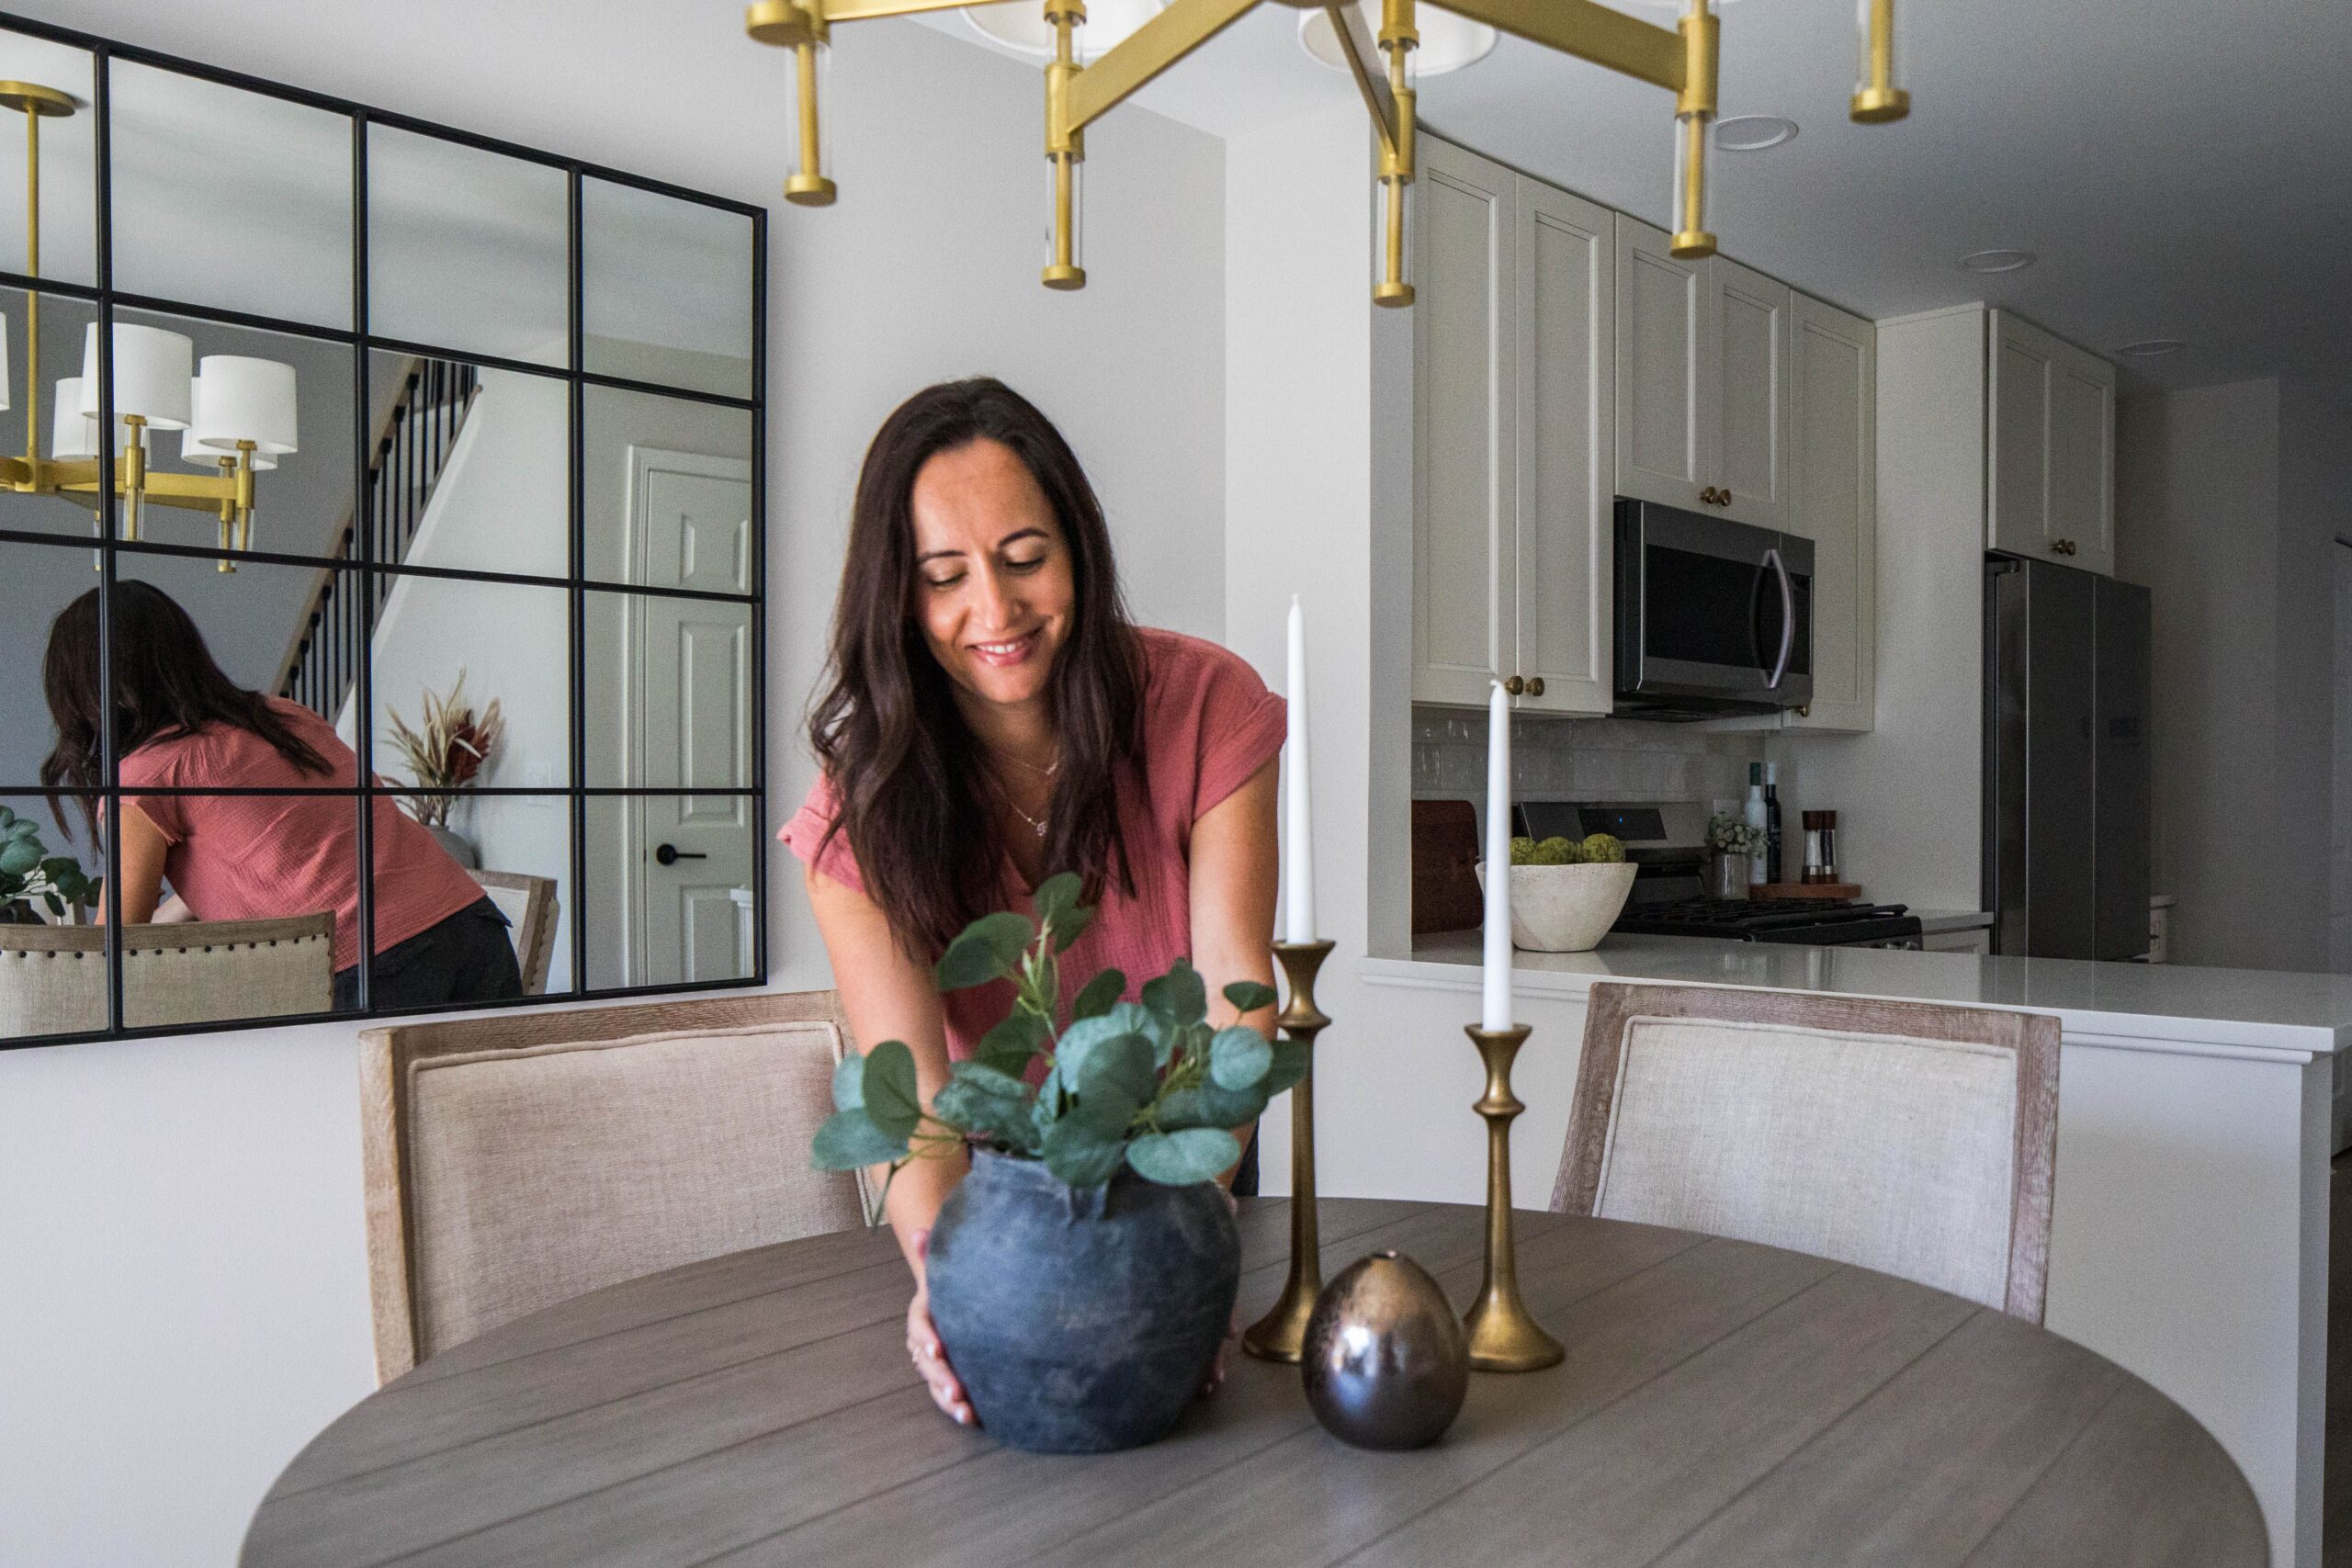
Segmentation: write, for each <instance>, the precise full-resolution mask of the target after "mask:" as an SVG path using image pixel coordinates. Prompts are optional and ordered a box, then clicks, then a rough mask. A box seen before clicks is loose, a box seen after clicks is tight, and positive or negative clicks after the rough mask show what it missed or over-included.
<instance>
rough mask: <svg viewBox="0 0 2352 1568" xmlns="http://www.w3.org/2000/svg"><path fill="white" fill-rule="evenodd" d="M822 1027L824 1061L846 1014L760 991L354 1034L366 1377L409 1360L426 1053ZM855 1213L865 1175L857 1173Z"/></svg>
mask: <svg viewBox="0 0 2352 1568" xmlns="http://www.w3.org/2000/svg"><path fill="white" fill-rule="evenodd" d="M786 1023H830V1024H832V1025H834V1026H835V1028H836V1029H837V1031H838V1032H839V1036H840V1043H839V1045H838V1047H837V1048H836V1050H835V1053H834V1059H835V1060H836V1061H839V1060H840V1059H841V1057H842V1055H843V1054H845V1053H846V1052H848V1051H849V1050H850V1049H852V1048H853V1047H852V1043H851V1037H850V1032H849V1020H848V1018H847V1017H846V1016H845V1015H844V1014H843V1013H842V1010H841V998H840V996H839V994H838V993H836V992H833V991H763V992H759V993H756V994H754V995H752V996H738V997H712V998H695V999H690V1000H681V1001H664V1002H650V1003H648V1002H640V1003H636V1004H632V1005H630V1006H627V1007H604V1008H582V1009H578V1010H572V1011H556V1012H489V1013H479V1014H475V1015H472V1016H469V1017H465V1018H456V1019H449V1020H447V1021H441V1022H437V1023H405V1024H395V1025H390V1026H388V1027H386V1028H381V1029H368V1030H363V1031H362V1032H360V1035H359V1123H360V1160H361V1165H362V1168H363V1171H364V1174H365V1181H366V1202H367V1228H368V1307H369V1310H370V1314H371V1315H372V1316H373V1317H374V1319H375V1326H376V1377H377V1381H378V1382H391V1381H392V1379H394V1378H396V1377H399V1376H400V1375H401V1373H403V1372H405V1371H409V1370H410V1369H411V1368H412V1367H413V1366H415V1365H416V1363H417V1359H418V1356H417V1350H418V1345H417V1303H416V1294H415V1283H416V1256H415V1239H414V1237H415V1232H414V1224H413V1215H412V1212H411V1208H412V1198H413V1183H412V1179H411V1167H410V1155H411V1138H412V1124H411V1122H410V1119H409V1112H410V1105H409V1079H410V1073H411V1069H412V1068H413V1067H414V1066H415V1065H416V1064H417V1063H419V1062H422V1061H427V1060H430V1059H431V1058H433V1057H435V1056H458V1055H474V1054H477V1053H480V1052H484V1051H526V1050H529V1049H532V1048H533V1047H536V1046H541V1045H559V1044H572V1043H585V1042H590V1041H597V1040H627V1039H628V1038H630V1037H631V1036H633V1035H639V1034H658V1033H668V1032H677V1031H692V1030H709V1031H714V1032H716V1031H720V1030H729V1029H756V1028H762V1027H766V1026H771V1025H775V1024H786ZM857 1185H858V1195H859V1199H860V1201H861V1204H862V1205H864V1208H865V1213H872V1212H873V1210H872V1207H871V1205H870V1203H866V1202H865V1198H866V1177H865V1172H864V1171H859V1172H858V1173H857Z"/></svg>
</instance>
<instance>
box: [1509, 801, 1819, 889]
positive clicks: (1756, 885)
mask: <svg viewBox="0 0 2352 1568" xmlns="http://www.w3.org/2000/svg"><path fill="white" fill-rule="evenodd" d="M1465 804H1467V803H1466V802H1465ZM1747 896H1748V897H1750V898H1844V899H1848V900H1849V901H1850V900H1852V899H1856V898H1859V897H1861V896H1862V888H1861V885H1860V883H1856V882H1752V883H1750V884H1748V886H1747Z"/></svg>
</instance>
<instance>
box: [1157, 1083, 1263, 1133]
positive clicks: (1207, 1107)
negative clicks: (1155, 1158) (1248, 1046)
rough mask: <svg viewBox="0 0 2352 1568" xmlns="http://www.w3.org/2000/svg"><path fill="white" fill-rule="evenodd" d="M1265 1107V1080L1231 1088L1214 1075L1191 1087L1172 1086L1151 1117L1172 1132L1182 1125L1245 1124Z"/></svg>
mask: <svg viewBox="0 0 2352 1568" xmlns="http://www.w3.org/2000/svg"><path fill="white" fill-rule="evenodd" d="M1265 1110H1266V1090H1265V1085H1264V1084H1262V1083H1261V1084H1260V1085H1259V1086H1258V1087H1257V1088H1255V1089H1224V1088H1221V1087H1219V1086H1218V1085H1217V1083H1216V1080H1214V1079H1211V1080H1210V1081H1209V1082H1207V1083H1204V1084H1196V1085H1194V1086H1193V1088H1191V1089H1170V1090H1169V1091H1168V1092H1167V1093H1166V1094H1165V1095H1163V1096H1161V1097H1160V1101H1159V1104H1158V1105H1157V1106H1155V1107H1153V1108H1152V1112H1151V1119H1152V1120H1153V1121H1154V1122H1158V1123H1159V1126H1160V1128H1161V1129H1162V1130H1163V1131H1166V1132H1170V1133H1172V1132H1175V1131H1176V1130H1177V1129H1179V1128H1182V1127H1228V1128H1230V1127H1246V1126H1248V1125H1249V1124H1250V1122H1255V1121H1256V1120H1257V1119H1258V1118H1259V1117H1260V1116H1261V1115H1263V1114H1264V1113H1265Z"/></svg>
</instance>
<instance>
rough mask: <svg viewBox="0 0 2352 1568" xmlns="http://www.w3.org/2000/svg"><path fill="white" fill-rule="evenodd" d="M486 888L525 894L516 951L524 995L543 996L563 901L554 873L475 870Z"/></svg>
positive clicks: (553, 955)
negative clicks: (538, 873) (542, 874)
mask: <svg viewBox="0 0 2352 1568" xmlns="http://www.w3.org/2000/svg"><path fill="white" fill-rule="evenodd" d="M469 874H470V875H471V876H472V877H473V879H474V881H476V882H477V883H479V884H481V886H484V887H500V888H505V889H507V890H509V891H512V892H519V893H521V894H523V895H524V899H523V921H522V925H521V928H520V929H519V930H517V931H515V956H516V958H517V959H518V960H519V962H520V964H521V967H522V971H523V994H524V995H525V996H526V997H537V996H544V995H545V994H546V992H547V988H548V965H549V964H552V963H553V962H554V960H555V928H556V921H557V917H558V914H559V912H560V910H561V908H562V900H561V899H560V897H558V896H557V894H556V890H555V878H554V877H552V876H531V875H527V874H525V873H522V872H519V871H472V872H470V873H469Z"/></svg>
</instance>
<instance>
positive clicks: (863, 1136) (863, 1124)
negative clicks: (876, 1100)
mask: <svg viewBox="0 0 2352 1568" xmlns="http://www.w3.org/2000/svg"><path fill="white" fill-rule="evenodd" d="M906 1157H907V1139H906V1134H903V1133H901V1134H895V1135H894V1134H890V1133H888V1132H886V1131H884V1130H883V1129H882V1128H880V1127H877V1126H876V1125H875V1124H874V1118H873V1117H872V1116H870V1115H868V1114H867V1113H866V1112H865V1111H864V1110H863V1109H860V1110H856V1111H834V1112H833V1113H832V1114H831V1116H828V1117H826V1118H825V1124H824V1125H823V1126H821V1127H820V1128H818V1129H817V1137H816V1141H815V1142H814V1143H813V1144H812V1145H810V1148H809V1163H810V1164H811V1165H813V1166H815V1167H816V1168H817V1169H819V1170H855V1169H857V1168H860V1167H861V1166H868V1165H886V1164H888V1163H889V1162H890V1161H892V1160H899V1159H904V1158H906Z"/></svg>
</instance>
